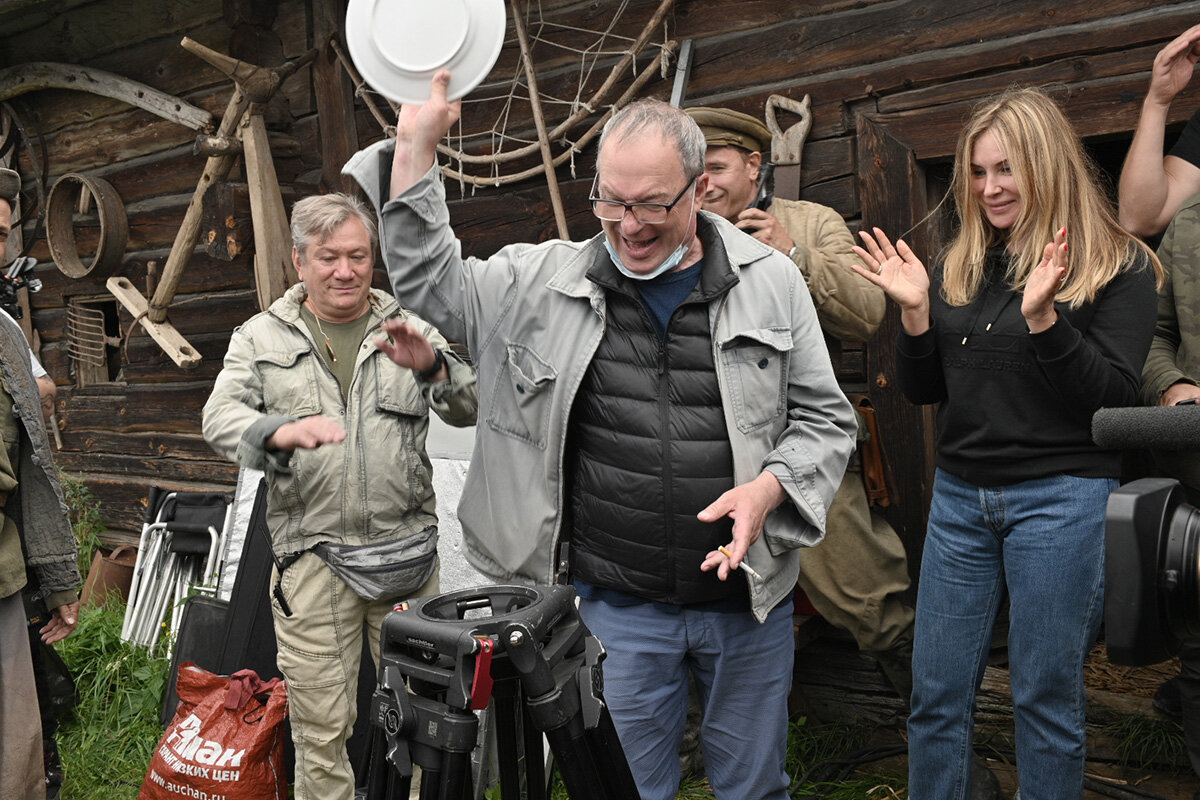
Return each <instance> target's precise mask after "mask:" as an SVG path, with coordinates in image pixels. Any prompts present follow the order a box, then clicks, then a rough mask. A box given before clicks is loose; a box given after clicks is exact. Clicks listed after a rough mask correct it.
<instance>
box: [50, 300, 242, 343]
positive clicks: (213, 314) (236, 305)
mask: <svg viewBox="0 0 1200 800" xmlns="http://www.w3.org/2000/svg"><path fill="white" fill-rule="evenodd" d="M257 313H258V307H257V304H256V301H255V293H254V291H253V290H249V291H247V290H244V289H243V290H240V291H225V292H216V293H212V294H195V295H177V296H176V299H175V302H174V303H172V304H171V306H170V311H169V314H168V318H169V319H170V321H171V324H172V326H173V327H174V328H175V329H176V330H177V331H178V332H179V333H180V334H181V335H183V336H185V337H186V336H190V335H193V334H198V333H211V332H213V331H232V330H233V329H234V328H235V327H236V326H238V325H240V324H242V323H243V322H245V321H246V320H247V319H249V318H250V317H251V316H253V315H254V314H257ZM66 316H67V310H66V309H65V308H47V309H43V310H41V311H39V313H38V315H37V317H35V322H36V323H37V329H38V332H39V333H41V334H42V336H44V337H45V338H46V340H47V341H49V342H54V341H59V340H62V339H65V338H66ZM130 322H132V317H131V316H130V315H129V313H128V312H127V311H125V310H124V309H122V311H121V327H122V329H123V330H124V329H127V328H128V327H129V324H130ZM144 336H145V332H144V331H142V330H140V329H138V330H135V331H134V333H133V335H132V336H130V337H129V341H130V346H131V347H132V346H133V345H134V344H135V343H137V342H138V341H139V339H141V338H143V337H144Z"/></svg>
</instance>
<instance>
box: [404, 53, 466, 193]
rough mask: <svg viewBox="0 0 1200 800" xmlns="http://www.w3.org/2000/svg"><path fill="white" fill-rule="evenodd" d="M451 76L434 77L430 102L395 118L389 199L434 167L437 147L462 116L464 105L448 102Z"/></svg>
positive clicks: (411, 107) (405, 109)
mask: <svg viewBox="0 0 1200 800" xmlns="http://www.w3.org/2000/svg"><path fill="white" fill-rule="evenodd" d="M449 83H450V73H449V72H448V71H447V70H442V71H441V72H439V73H438V74H437V75H434V76H433V87H432V92H431V93H430V96H429V99H428V100H427V101H426V102H425V103H424V104H423V105H419V106H409V105H404V106H401V107H400V115H399V116H398V117H397V118H396V152H395V154H394V155H393V156H392V182H391V190H390V193H389V194H388V197H389V198H393V197H396V196H397V195H400V194H403V193H404V192H405V191H406V190H407V189H409V188H410V187H411V186H412V185H413V184H415V183H416V182H417V181H419V180H420V179H421V178H422V177H423V176H424V175H425V173H426V172H428V171H429V168H430V167H431V166H433V162H434V158H435V156H436V153H437V144H438V142H440V141H441V140H442V137H443V136H445V135H446V134H447V133H448V132H449V130H450V127H451V126H452V125H453V124H454V123H455V122H457V121H458V117H459V115H460V114H461V113H462V102H461V101H459V100H455V101H454V102H452V103H451V102H447V100H446V86H447V85H449Z"/></svg>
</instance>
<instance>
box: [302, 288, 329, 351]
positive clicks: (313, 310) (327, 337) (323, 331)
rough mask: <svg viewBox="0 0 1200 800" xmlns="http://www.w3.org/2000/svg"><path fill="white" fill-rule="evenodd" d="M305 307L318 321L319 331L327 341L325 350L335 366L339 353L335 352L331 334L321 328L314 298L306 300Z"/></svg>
mask: <svg viewBox="0 0 1200 800" xmlns="http://www.w3.org/2000/svg"><path fill="white" fill-rule="evenodd" d="M304 305H306V306H308V310H309V311H310V312H311V313H312V315H313V319H315V320H316V321H317V330H318V331H320V332H321V336H322V337H323V338H324V339H325V350H326V352H328V353H329V360H330V361H332V362H333V363H334V364H336V363H337V353H335V352H333V342H331V341H329V334H327V333H326V332H325V329H324V328H323V327H321V317H320V316H318V315H317V310H316V309H315V308H313V304H312V298H309V297H306V298H304Z"/></svg>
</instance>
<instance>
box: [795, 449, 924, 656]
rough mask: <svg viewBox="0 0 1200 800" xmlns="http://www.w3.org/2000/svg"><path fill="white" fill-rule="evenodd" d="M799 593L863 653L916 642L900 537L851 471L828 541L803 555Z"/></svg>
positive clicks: (829, 521)
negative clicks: (905, 598)
mask: <svg viewBox="0 0 1200 800" xmlns="http://www.w3.org/2000/svg"><path fill="white" fill-rule="evenodd" d="M797 583H798V584H799V585H800V588H801V589H803V590H804V593H805V594H807V595H808V599H809V601H811V602H812V604H813V607H814V608H816V609H817V611H819V612H821V616H823V617H824V618H825V619H827V620H828V621H829V622H830V623H832V624H834V625H836V626H837V627H839V628H842V629H844V630H846V631H849V632H850V633H851V634H852V635H853V636H854V639H855V641H857V642H858V647H859V649H860V650H864V651H867V652H873V653H878V652H883V651H887V650H892V649H894V648H896V647H900V646H902V645H905V644H907V643H908V642H910V641H912V631H913V609H912V607H911V606H908V605H905V604H904V603H903V602H901V598H900V595H901V594H902V593H903V592H905V591H906V590H907V589H908V586H909V577H908V558H907V556H906V554H905V551H904V544H903V542H901V541H900V537H899V536H898V535H897V534H896V532H895V531H894V530H892V526H890V525H888V523H887V521H886V520H884V519H883V517H882V516H880V515H879V514H873V513H872V512H871V508H870V506H869V505H868V503H867V491H866V489H865V488H864V487H863V482H862V474H861V473H859V472H858V471H856V470H847V471H846V474H845V475H843V476H842V483H841V485H840V486H839V487H838V491H837V494H836V495H835V496H834V498H833V504H832V505H830V507H829V514H828V516H827V518H826V522H825V539H824V541H822V542H821V543H820V544H819V545H817V546H816V547H808V548H805V549H803V550H801V551H800V577H799V579H798V580H797Z"/></svg>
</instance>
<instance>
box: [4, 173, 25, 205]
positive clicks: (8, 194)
mask: <svg viewBox="0 0 1200 800" xmlns="http://www.w3.org/2000/svg"><path fill="white" fill-rule="evenodd" d="M20 191H21V176H20V175H18V174H17V173H16V172H15V171H13V170H11V169H4V168H3V167H0V200H7V201H8V204H9V205H12V204H13V201H14V200H16V199H17V193H18V192H20Z"/></svg>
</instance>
